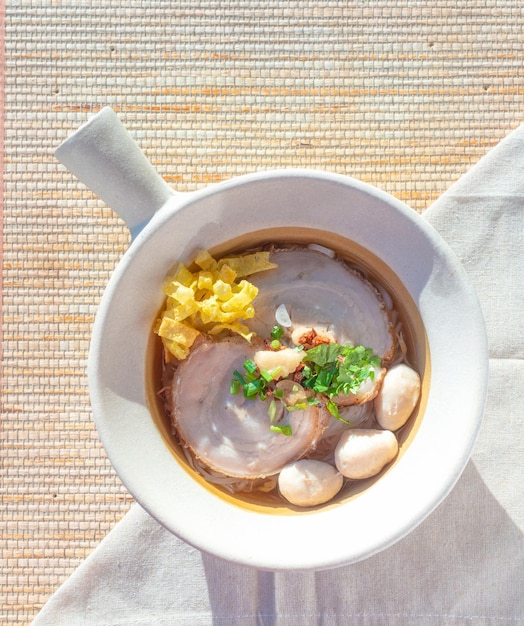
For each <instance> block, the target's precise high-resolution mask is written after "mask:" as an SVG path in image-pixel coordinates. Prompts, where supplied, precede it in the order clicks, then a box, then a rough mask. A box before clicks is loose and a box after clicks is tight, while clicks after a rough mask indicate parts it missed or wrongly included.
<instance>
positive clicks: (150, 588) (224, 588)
mask: <svg viewBox="0 0 524 626" xmlns="http://www.w3.org/2000/svg"><path fill="white" fill-rule="evenodd" d="M424 217H425V218H426V219H427V220H428V221H429V222H430V223H431V224H433V226H435V228H436V229H437V230H439V231H440V233H441V234H442V235H443V237H444V238H445V239H446V240H447V241H448V243H449V244H450V245H451V247H452V248H453V249H454V250H455V252H456V253H457V255H458V256H459V257H460V258H461V260H462V262H463V263H464V266H465V268H466V271H467V272H468V273H469V276H470V279H471V280H472V282H473V284H474V286H475V288H476V290H477V294H478V296H479V299H480V302H481V305H482V308H483V311H484V315H485V319H486V324H487V329H488V337H489V343H490V383H489V393H488V406H487V411H486V415H485V419H484V422H483V425H482V428H481V433H480V436H479V440H478V443H477V446H476V448H475V451H474V454H473V457H472V460H471V461H470V463H469V464H468V465H467V467H466V470H465V472H464V474H463V475H462V477H461V479H460V480H459V482H458V483H457V485H456V487H455V488H454V490H453V491H452V493H451V494H450V496H449V497H448V498H447V499H446V500H445V501H444V503H443V504H441V505H440V507H438V509H437V510H436V511H435V512H434V513H433V514H432V515H430V517H429V518H428V519H427V520H426V521H425V522H424V523H423V524H421V525H420V526H419V527H418V528H417V529H416V530H415V531H414V532H413V533H411V534H410V535H409V536H408V537H406V538H404V539H403V540H402V541H400V542H399V543H397V544H396V545H394V546H393V547H391V548H389V549H387V550H385V551H384V552H382V553H380V554H378V555H376V556H374V557H372V558H370V559H368V560H366V561H363V562H361V563H357V564H355V565H351V566H347V567H343V568H338V569H335V570H331V571H323V572H310V573H298V574H297V573H287V572H286V573H282V572H265V571H258V570H255V569H251V568H248V567H244V566H239V565H235V564H231V563H228V562H225V561H222V560H219V559H217V558H215V557H213V556H209V555H206V554H202V553H200V552H199V551H197V550H195V549H193V548H191V547H190V546H188V545H187V544H185V543H184V542H182V541H181V540H179V539H178V538H176V537H174V536H173V535H171V534H170V533H168V532H167V531H166V530H164V529H163V528H162V527H160V526H159V525H158V524H157V522H155V521H154V520H153V519H151V517H149V515H148V514H147V513H146V512H145V511H144V510H142V509H141V508H140V507H139V506H138V505H134V506H133V508H132V509H131V511H130V512H129V513H128V514H127V515H126V516H125V518H124V519H123V520H122V521H121V522H120V523H119V524H118V525H117V526H116V527H115V528H114V529H113V530H112V531H111V532H110V533H109V535H108V536H107V537H106V538H105V539H104V541H102V543H101V544H100V546H99V547H98V548H97V549H96V550H95V551H94V552H93V553H92V554H91V555H90V557H89V558H88V559H87V560H86V561H85V562H84V563H83V564H82V565H81V566H80V567H79V568H78V570H77V571H76V572H74V574H73V575H72V576H71V577H70V578H69V579H68V580H67V581H66V582H65V584H64V585H63V586H62V587H61V588H60V589H59V590H58V591H57V592H56V593H55V594H54V595H53V596H52V597H51V599H50V600H49V601H48V603H47V604H46V606H45V607H44V608H43V609H42V611H41V612H40V614H39V615H38V616H37V618H36V619H35V621H34V622H33V626H44V625H49V626H60V625H62V624H63V625H67V626H76V625H80V624H86V625H89V626H102V625H103V626H108V625H132V624H147V625H152V626H155V625H163V624H174V625H181V626H185V625H187V626H200V625H203V626H207V625H209V626H211V625H212V626H220V625H221V624H224V626H226V625H227V626H246V625H251V624H252V625H257V626H261V625H265V626H288V625H289V626H298V625H300V626H309V625H317V624H318V625H322V626H330V625H340V626H342V625H344V626H346V625H347V624H357V625H359V626H392V625H399V626H400V625H402V626H426V625H431V626H433V625H439V624H446V625H451V626H453V625H458V624H460V625H462V624H481V625H491V624H497V625H498V624H508V625H510V624H511V625H512V626H513V625H516V624H521V623H522V624H524V583H523V581H524V541H523V530H524V502H523V488H522V475H523V474H522V470H523V468H524V450H523V442H524V411H523V407H524V392H523V389H524V365H523V361H522V359H523V355H524V332H523V328H524V324H523V313H522V312H523V310H524V301H523V296H522V291H523V287H524V262H523V253H524V239H523V234H524V233H523V231H524V227H523V225H524V126H522V127H520V128H518V129H517V130H516V131H514V132H513V133H511V134H510V135H509V136H508V137H506V139H505V140H503V141H502V142H501V143H500V144H499V145H498V146H497V147H496V148H495V149H493V150H492V151H491V152H490V153H489V154H488V155H487V156H485V157H484V158H483V159H482V160H481V161H480V162H479V164H478V165H476V166H475V167H473V168H472V169H471V170H470V171H469V172H468V173H467V174H466V175H465V176H464V177H462V178H461V179H460V180H459V182H457V183H456V184H455V185H454V186H452V187H451V188H450V189H449V191H447V192H446V193H445V194H444V195H443V196H442V197H441V198H440V199H439V200H438V201H437V202H435V204H434V205H433V206H432V207H430V208H429V209H428V210H427V211H426V212H425V213H424ZM442 314H443V315H445V314H446V312H445V311H443V312H442ZM467 356H468V355H464V363H463V366H464V369H463V371H462V373H461V376H463V378H464V384H465V385H467V384H468V360H467Z"/></svg>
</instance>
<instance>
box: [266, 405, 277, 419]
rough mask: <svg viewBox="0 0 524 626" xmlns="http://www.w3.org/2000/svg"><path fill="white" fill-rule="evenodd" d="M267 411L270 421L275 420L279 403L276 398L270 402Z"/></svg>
mask: <svg viewBox="0 0 524 626" xmlns="http://www.w3.org/2000/svg"><path fill="white" fill-rule="evenodd" d="M267 413H268V415H269V421H270V422H274V421H275V417H276V416H277V403H276V402H275V401H274V400H271V402H270V403H269V408H268V410H267Z"/></svg>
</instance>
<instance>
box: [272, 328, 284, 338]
mask: <svg viewBox="0 0 524 626" xmlns="http://www.w3.org/2000/svg"><path fill="white" fill-rule="evenodd" d="M283 336H284V329H283V328H281V327H280V326H273V330H272V331H271V339H282V337H283Z"/></svg>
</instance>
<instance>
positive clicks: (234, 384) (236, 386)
mask: <svg viewBox="0 0 524 626" xmlns="http://www.w3.org/2000/svg"><path fill="white" fill-rule="evenodd" d="M239 391H240V381H239V380H238V379H237V378H233V380H232V381H231V385H230V387H229V393H230V394H231V395H232V396H236V395H237V393H238V392H239Z"/></svg>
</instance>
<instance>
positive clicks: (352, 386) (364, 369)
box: [302, 343, 381, 422]
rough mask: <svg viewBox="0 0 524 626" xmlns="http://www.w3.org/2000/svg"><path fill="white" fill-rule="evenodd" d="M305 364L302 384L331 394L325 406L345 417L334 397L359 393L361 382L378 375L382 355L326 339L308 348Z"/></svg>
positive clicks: (339, 417)
mask: <svg viewBox="0 0 524 626" xmlns="http://www.w3.org/2000/svg"><path fill="white" fill-rule="evenodd" d="M304 362H305V363H306V366H305V367H304V368H303V370H302V376H303V378H302V385H303V386H304V387H306V388H307V389H312V390H313V391H314V392H315V393H320V394H323V395H325V396H327V398H328V402H327V404H326V408H327V409H328V411H329V412H330V413H331V414H332V415H333V416H334V417H336V418H337V419H339V420H341V421H343V422H347V420H344V419H343V418H342V417H341V416H340V413H339V410H338V407H337V405H336V404H335V402H333V398H334V397H336V396H338V395H341V394H343V395H347V394H350V393H357V391H358V389H359V387H360V385H361V384H362V383H363V382H364V381H365V380H367V379H368V378H370V379H371V380H373V379H374V377H375V370H374V368H375V367H380V363H381V361H380V357H378V356H377V355H376V354H374V353H373V351H372V350H370V349H369V348H365V347H364V346H350V345H341V344H339V343H325V344H320V345H318V346H315V347H314V348H311V349H310V350H306V356H305V357H304Z"/></svg>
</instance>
